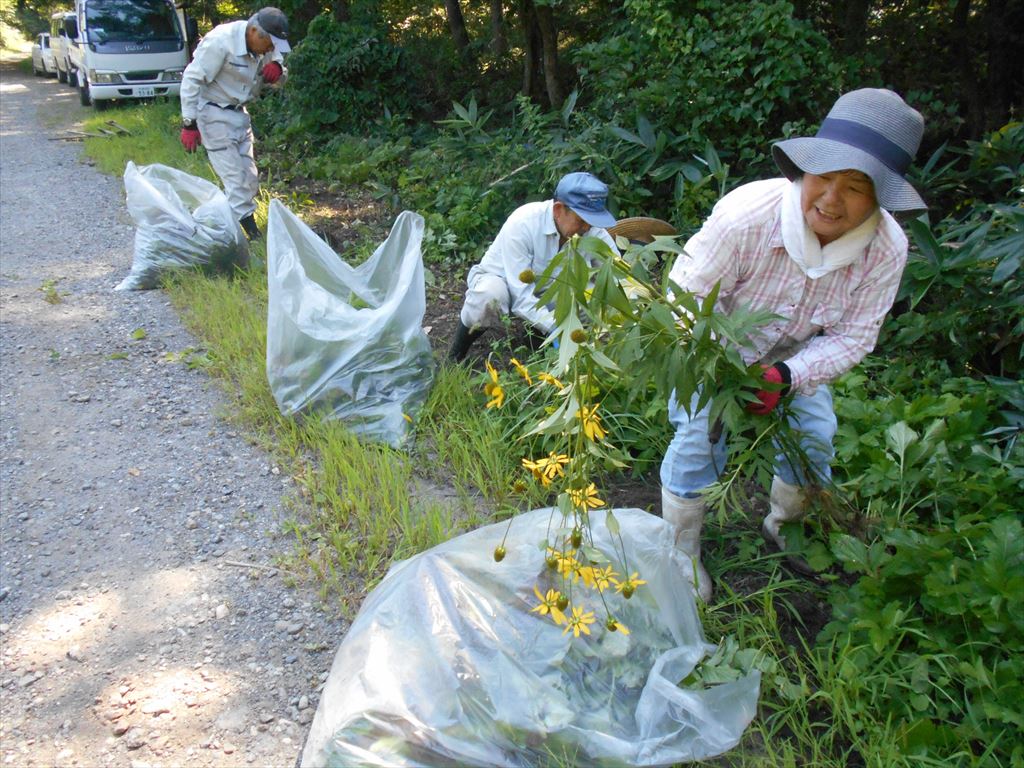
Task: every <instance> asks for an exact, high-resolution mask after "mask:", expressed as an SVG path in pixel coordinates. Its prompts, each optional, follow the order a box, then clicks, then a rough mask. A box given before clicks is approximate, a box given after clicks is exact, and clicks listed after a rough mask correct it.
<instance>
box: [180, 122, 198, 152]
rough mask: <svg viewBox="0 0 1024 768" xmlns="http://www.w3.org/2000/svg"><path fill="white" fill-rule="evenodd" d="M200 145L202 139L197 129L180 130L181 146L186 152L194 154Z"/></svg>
mask: <svg viewBox="0 0 1024 768" xmlns="http://www.w3.org/2000/svg"><path fill="white" fill-rule="evenodd" d="M202 143H203V137H202V136H201V135H199V128H198V127H196V128H182V129H181V146H183V147H184V148H185V151H186V152H195V151H196V149H197V148H198V147H199V145H200V144H202Z"/></svg>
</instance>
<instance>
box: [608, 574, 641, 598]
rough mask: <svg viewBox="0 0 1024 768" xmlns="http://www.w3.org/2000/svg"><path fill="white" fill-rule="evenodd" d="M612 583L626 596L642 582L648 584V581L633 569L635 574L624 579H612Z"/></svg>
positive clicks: (617, 590) (616, 589)
mask: <svg viewBox="0 0 1024 768" xmlns="http://www.w3.org/2000/svg"><path fill="white" fill-rule="evenodd" d="M612 583H613V584H614V585H615V591H616V592H621V593H622V594H623V596H624V597H629V596H630V595H632V594H633V592H634V590H635V589H636V588H637V587H639V586H640V585H641V584H646V583H647V581H646V580H645V579H641V578H640V574H639V573H637V572H636V571H633V575H632V576H630V577H629V578H628V579H624V580H622V581H619V580H618V579H612Z"/></svg>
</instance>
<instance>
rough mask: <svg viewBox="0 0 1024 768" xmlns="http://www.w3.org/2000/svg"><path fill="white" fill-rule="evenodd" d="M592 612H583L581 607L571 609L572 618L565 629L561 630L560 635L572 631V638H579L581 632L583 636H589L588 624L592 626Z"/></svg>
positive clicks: (575, 606)
mask: <svg viewBox="0 0 1024 768" xmlns="http://www.w3.org/2000/svg"><path fill="white" fill-rule="evenodd" d="M594 621H595V619H594V612H593V611H587V610H584V608H583V606H580V605H574V606H573V607H572V618H570V619H569V620H568V621H567V622H566V625H565V629H563V630H562V634H563V635H564V634H566V633H568V632H569V631H572V634H573V637H579V636H580V633H581V632H582V633H583V634H585V635H589V634H590V626H589V625H590V624H593V623H594Z"/></svg>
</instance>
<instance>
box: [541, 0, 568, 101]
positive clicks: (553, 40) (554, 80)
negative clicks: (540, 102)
mask: <svg viewBox="0 0 1024 768" xmlns="http://www.w3.org/2000/svg"><path fill="white" fill-rule="evenodd" d="M536 12H537V25H538V27H539V28H540V39H541V45H542V46H543V56H544V85H545V86H546V88H547V93H548V102H549V103H550V104H551V108H552V109H558V108H559V107H561V106H562V101H563V99H564V96H563V95H562V81H561V72H560V71H559V66H558V29H557V28H556V27H555V15H554V13H553V12H552V10H551V6H550V5H541V6H537V7H536Z"/></svg>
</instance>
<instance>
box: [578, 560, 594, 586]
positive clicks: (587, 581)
mask: <svg viewBox="0 0 1024 768" xmlns="http://www.w3.org/2000/svg"><path fill="white" fill-rule="evenodd" d="M576 575H577V576H579V577H580V578H581V579H583V584H584V586H587V587H593V586H594V569H593V568H592V567H591V566H589V565H585V566H582V567H581V568H578V569H577V570H576Z"/></svg>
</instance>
